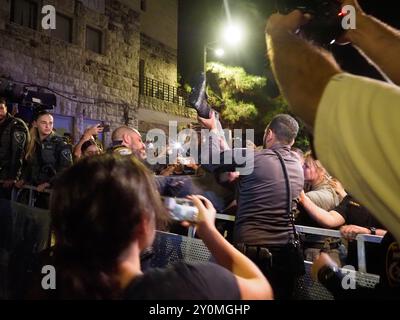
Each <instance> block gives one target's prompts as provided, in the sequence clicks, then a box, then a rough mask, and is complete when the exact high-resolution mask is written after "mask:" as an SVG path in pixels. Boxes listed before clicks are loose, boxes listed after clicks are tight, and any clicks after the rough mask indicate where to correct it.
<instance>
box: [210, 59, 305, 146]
mask: <svg viewBox="0 0 400 320" xmlns="http://www.w3.org/2000/svg"><path fill="white" fill-rule="evenodd" d="M207 81H208V85H209V88H208V96H209V102H210V103H211V105H212V106H213V107H214V108H215V109H216V110H217V111H218V112H219V113H220V114H221V122H222V125H223V127H225V128H230V129H254V130H255V140H256V141H255V142H256V144H257V145H260V144H262V138H263V135H264V130H265V127H266V126H267V124H268V123H269V122H270V121H271V119H272V118H273V117H274V116H275V115H277V114H279V113H288V112H289V111H288V105H287V103H286V101H285V100H284V99H283V98H282V97H278V98H275V99H271V98H270V97H269V96H268V95H267V93H266V92H267V90H266V85H267V81H268V80H267V79H266V78H265V77H259V76H254V75H250V74H247V73H246V71H245V70H244V69H243V68H241V67H231V66H225V65H223V64H221V63H216V62H210V63H208V64H207ZM296 146H297V147H299V148H301V149H302V150H306V149H308V148H309V142H308V138H307V135H306V133H305V128H304V127H303V126H301V130H300V135H299V138H298V139H297V141H296Z"/></svg>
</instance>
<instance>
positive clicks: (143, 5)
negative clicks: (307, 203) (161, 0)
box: [140, 0, 147, 11]
mask: <svg viewBox="0 0 400 320" xmlns="http://www.w3.org/2000/svg"><path fill="white" fill-rule="evenodd" d="M146 9H147V1H146V0H140V10H142V11H146Z"/></svg>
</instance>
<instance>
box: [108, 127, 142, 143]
mask: <svg viewBox="0 0 400 320" xmlns="http://www.w3.org/2000/svg"><path fill="white" fill-rule="evenodd" d="M127 134H128V135H129V134H137V135H139V136H140V132H139V131H137V130H136V129H133V128H130V127H128V126H120V127H118V128H117V129H115V130H114V131H113V132H112V134H111V140H112V141H113V142H117V141H123V138H124V135H127Z"/></svg>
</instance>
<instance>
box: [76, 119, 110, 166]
mask: <svg viewBox="0 0 400 320" xmlns="http://www.w3.org/2000/svg"><path fill="white" fill-rule="evenodd" d="M103 129H104V126H103V125H102V124H101V123H98V124H96V125H95V126H92V127H89V128H87V129H86V130H85V132H84V133H83V135H82V137H81V139H80V140H79V142H78V143H77V145H76V146H75V147H74V150H73V154H74V158H75V159H76V160H77V159H79V158H81V157H82V156H85V152H87V153H88V154H87V155H90V154H98V153H99V152H101V150H100V148H99V146H98V145H97V143H96V141H95V136H97V135H98V134H99V133H102V132H103ZM84 146H85V148H83V147H84ZM89 153H90V154H89Z"/></svg>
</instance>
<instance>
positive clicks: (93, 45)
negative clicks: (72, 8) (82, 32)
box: [86, 26, 103, 54]
mask: <svg viewBox="0 0 400 320" xmlns="http://www.w3.org/2000/svg"><path fill="white" fill-rule="evenodd" d="M102 37H103V33H102V32H101V31H100V30H97V29H94V28H91V27H89V26H86V49H87V50H91V51H93V52H96V53H99V54H101V53H102Z"/></svg>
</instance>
